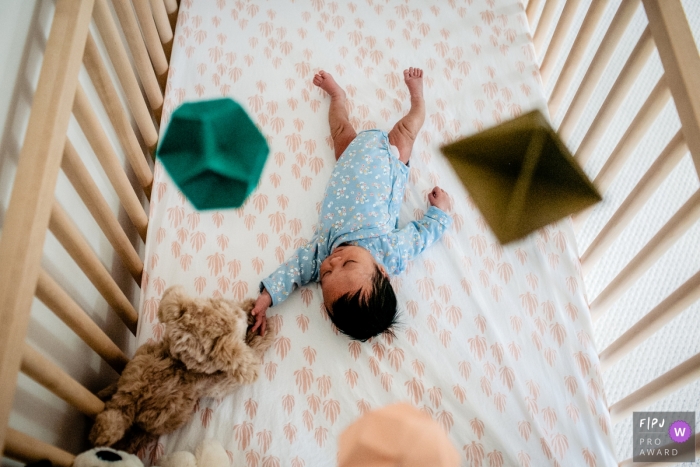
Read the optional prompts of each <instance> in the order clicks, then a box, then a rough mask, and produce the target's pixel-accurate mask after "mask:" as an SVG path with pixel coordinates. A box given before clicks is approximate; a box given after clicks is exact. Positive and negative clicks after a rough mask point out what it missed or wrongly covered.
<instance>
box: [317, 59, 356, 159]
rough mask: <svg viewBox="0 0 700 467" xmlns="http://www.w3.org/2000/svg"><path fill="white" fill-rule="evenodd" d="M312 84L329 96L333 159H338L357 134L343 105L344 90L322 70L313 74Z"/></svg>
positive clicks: (329, 121)
mask: <svg viewBox="0 0 700 467" xmlns="http://www.w3.org/2000/svg"><path fill="white" fill-rule="evenodd" d="M314 84H315V85H316V86H318V87H319V88H321V89H323V90H324V91H326V92H327V93H328V94H329V95H330V96H331V107H330V109H328V123H329V124H330V126H331V137H332V138H333V147H334V149H335V160H338V159H339V158H340V155H341V154H343V151H345V148H347V147H348V145H349V144H350V143H351V142H352V140H353V139H355V136H357V133H356V132H355V129H354V128H353V127H352V124H351V123H350V120H349V118H348V110H347V108H346V107H345V91H343V88H341V87H340V86H339V85H338V83H336V82H335V80H334V79H333V77H332V76H331V74H330V73H327V72H325V71H323V70H321V71H319V72H318V73H316V75H315V76H314Z"/></svg>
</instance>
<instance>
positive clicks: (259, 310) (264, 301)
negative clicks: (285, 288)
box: [250, 289, 272, 336]
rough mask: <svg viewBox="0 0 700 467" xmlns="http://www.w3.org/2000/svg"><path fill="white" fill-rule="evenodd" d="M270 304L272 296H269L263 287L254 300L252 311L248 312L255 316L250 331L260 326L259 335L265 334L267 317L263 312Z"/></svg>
mask: <svg viewBox="0 0 700 467" xmlns="http://www.w3.org/2000/svg"><path fill="white" fill-rule="evenodd" d="M270 305H272V297H271V296H270V292H268V291H267V290H266V289H263V291H262V292H260V296H259V297H258V299H257V300H256V301H255V306H254V307H253V311H251V312H250V314H252V315H253V316H255V324H254V325H253V329H251V332H255V330H256V329H258V328H260V335H261V336H264V335H265V329H266V328H267V319H266V318H265V314H266V313H267V309H268V308H269V307H270Z"/></svg>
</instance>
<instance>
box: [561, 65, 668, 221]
mask: <svg viewBox="0 0 700 467" xmlns="http://www.w3.org/2000/svg"><path fill="white" fill-rule="evenodd" d="M670 98H671V92H670V91H669V89H668V85H667V84H666V80H665V77H663V76H662V77H661V79H660V80H659V82H658V83H656V86H655V87H654V89H652V91H651V94H649V97H648V98H647V100H646V101H645V102H644V104H643V105H642V108H641V109H639V112H638V113H637V115H636V116H635V117H634V120H632V123H630V126H629V127H628V128H627V131H625V134H624V135H622V138H620V141H618V143H617V146H615V149H613V151H612V152H611V153H610V156H608V160H606V161H605V164H604V165H603V167H602V168H601V169H600V171H599V172H598V174H597V175H596V177H595V179H594V180H593V184H594V185H595V186H596V187H597V188H598V190H599V191H600V193H601V194H605V192H606V191H607V189H608V188H609V187H610V184H611V183H612V181H613V180H614V179H615V177H616V176H617V174H618V173H620V170H622V166H623V165H624V164H625V162H626V161H627V158H629V156H630V155H631V154H632V152H633V151H634V150H635V149H636V147H637V146H638V145H639V142H640V141H641V139H642V138H644V135H646V134H647V131H648V130H649V129H650V128H651V125H652V124H653V123H654V121H656V118H657V117H658V116H659V114H660V113H661V111H662V110H663V109H664V107H665V106H666V104H667V103H668V101H669V99H670ZM594 209H595V208H594V207H591V208H588V209H585V210H583V211H580V212H578V213H577V214H576V215H575V216H574V219H573V220H574V228H575V229H576V230H577V231H578V230H580V229H581V227H582V226H583V224H584V222H586V220H587V219H588V217H589V216H590V215H591V213H592V212H593V210H594Z"/></svg>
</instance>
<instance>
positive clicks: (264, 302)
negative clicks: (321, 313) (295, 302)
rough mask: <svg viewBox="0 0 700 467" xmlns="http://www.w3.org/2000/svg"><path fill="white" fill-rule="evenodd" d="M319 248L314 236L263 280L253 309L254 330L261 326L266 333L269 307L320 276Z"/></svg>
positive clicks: (263, 332) (261, 330) (262, 331)
mask: <svg viewBox="0 0 700 467" xmlns="http://www.w3.org/2000/svg"><path fill="white" fill-rule="evenodd" d="M317 250H318V242H317V240H316V239H315V238H314V239H312V240H311V241H310V242H309V243H307V244H306V245H304V246H303V247H301V248H299V249H298V250H297V251H296V253H294V255H293V256H292V257H291V258H289V259H288V260H287V261H285V262H284V263H283V264H281V265H280V266H279V267H278V268H277V269H276V270H275V272H273V273H272V274H270V275H269V276H267V277H266V278H265V279H263V280H262V282H261V283H260V286H261V291H260V296H259V297H258V299H257V300H256V302H255V307H254V308H253V311H252V315H253V316H255V325H254V326H253V329H252V331H256V330H257V329H258V327H259V328H260V333H261V334H262V335H264V334H265V327H266V326H265V313H266V312H267V309H268V308H269V307H270V306H274V305H277V304H278V303H280V302H282V301H284V300H285V299H286V298H287V297H289V295H290V294H291V293H292V292H293V291H294V289H295V288H297V287H301V286H303V285H306V284H308V283H309V282H311V281H313V280H314V279H315V278H316V276H318V265H317V263H318V261H317V256H318V254H317Z"/></svg>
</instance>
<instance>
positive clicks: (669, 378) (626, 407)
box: [610, 354, 700, 425]
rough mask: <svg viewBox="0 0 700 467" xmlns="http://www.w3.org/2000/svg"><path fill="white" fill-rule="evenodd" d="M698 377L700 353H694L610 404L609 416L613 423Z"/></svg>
mask: <svg viewBox="0 0 700 467" xmlns="http://www.w3.org/2000/svg"><path fill="white" fill-rule="evenodd" d="M697 378H700V354H696V355H694V356H692V357H690V358H689V359H688V360H686V361H684V362H683V363H681V364H680V365H678V366H675V367H674V368H672V369H670V370H669V371H667V372H666V373H664V374H663V375H661V376H659V377H658V378H656V379H655V380H653V381H651V382H649V383H647V384H645V385H644V386H642V387H641V388H639V389H637V390H636V391H634V392H633V393H632V394H630V395H628V396H627V397H625V398H624V399H622V400H620V401H618V402H616V403H614V404H613V405H611V406H610V418H611V420H612V424H613V425H615V424H616V423H617V422H619V421H621V420H622V419H624V418H625V417H627V416H629V415H630V414H631V413H632V412H634V411H635V410H638V409H643V408H645V407H648V406H649V405H650V404H652V403H653V402H655V401H657V400H659V399H661V398H662V397H664V396H666V395H667V394H670V393H672V392H673V391H675V390H677V389H679V388H681V387H683V386H685V385H686V384H688V383H691V382H693V381H694V380H696V379H697Z"/></svg>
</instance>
